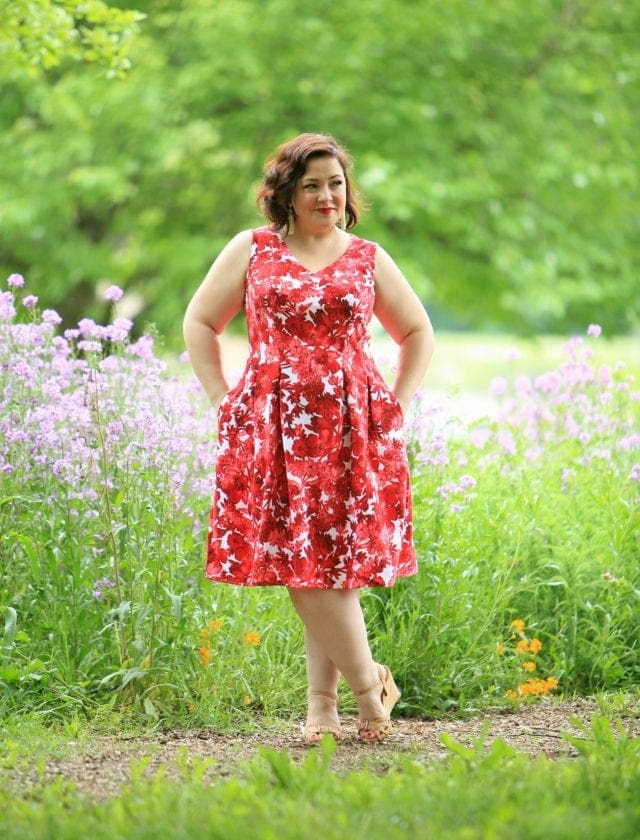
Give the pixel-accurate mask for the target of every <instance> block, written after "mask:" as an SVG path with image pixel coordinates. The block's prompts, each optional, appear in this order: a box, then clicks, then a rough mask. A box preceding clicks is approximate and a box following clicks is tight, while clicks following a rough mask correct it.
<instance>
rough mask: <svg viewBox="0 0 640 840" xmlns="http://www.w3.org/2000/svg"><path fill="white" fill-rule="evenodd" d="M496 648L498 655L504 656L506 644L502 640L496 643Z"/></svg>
mask: <svg viewBox="0 0 640 840" xmlns="http://www.w3.org/2000/svg"><path fill="white" fill-rule="evenodd" d="M496 650H497V651H498V656H504V645H503V644H502V642H498V644H497V645H496Z"/></svg>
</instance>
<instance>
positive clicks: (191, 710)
mask: <svg viewBox="0 0 640 840" xmlns="http://www.w3.org/2000/svg"><path fill="white" fill-rule="evenodd" d="M195 710H196V707H195V706H194V705H193V703H189V705H188V706H187V711H188V712H189V714H190V715H192V714H193V713H194V712H195Z"/></svg>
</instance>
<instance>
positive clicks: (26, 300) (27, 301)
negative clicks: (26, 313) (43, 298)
mask: <svg viewBox="0 0 640 840" xmlns="http://www.w3.org/2000/svg"><path fill="white" fill-rule="evenodd" d="M37 303H38V298H37V297H36V296H35V295H27V296H26V297H23V298H22V305H23V306H24V308H25V309H33V307H34V306H36V305H37Z"/></svg>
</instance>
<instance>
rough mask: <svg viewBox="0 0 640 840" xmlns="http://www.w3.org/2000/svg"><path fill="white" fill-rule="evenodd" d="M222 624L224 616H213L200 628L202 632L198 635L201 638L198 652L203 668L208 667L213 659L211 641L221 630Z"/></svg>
mask: <svg viewBox="0 0 640 840" xmlns="http://www.w3.org/2000/svg"><path fill="white" fill-rule="evenodd" d="M222 624H223V619H222V618H212V619H211V621H210V622H209V623H208V624H207V626H206V627H203V628H202V630H200V632H199V633H198V637H199V639H200V647H199V648H198V653H199V654H200V664H201V665H202V667H203V668H206V667H207V665H208V664H209V661H210V659H211V642H212V640H213V637H214V636H215V635H216V634H217V633H219V632H220V628H221V627H222Z"/></svg>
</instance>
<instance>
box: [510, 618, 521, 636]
mask: <svg viewBox="0 0 640 840" xmlns="http://www.w3.org/2000/svg"><path fill="white" fill-rule="evenodd" d="M509 627H513V628H515V630H516V632H517V633H524V621H523V620H522V619H521V618H514V619H513V621H512V622H511V624H510V625H509Z"/></svg>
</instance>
